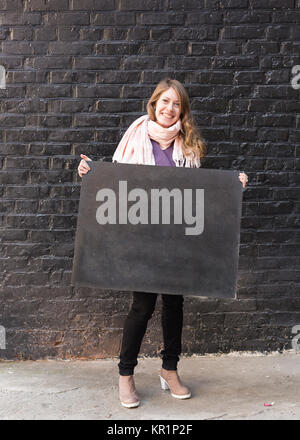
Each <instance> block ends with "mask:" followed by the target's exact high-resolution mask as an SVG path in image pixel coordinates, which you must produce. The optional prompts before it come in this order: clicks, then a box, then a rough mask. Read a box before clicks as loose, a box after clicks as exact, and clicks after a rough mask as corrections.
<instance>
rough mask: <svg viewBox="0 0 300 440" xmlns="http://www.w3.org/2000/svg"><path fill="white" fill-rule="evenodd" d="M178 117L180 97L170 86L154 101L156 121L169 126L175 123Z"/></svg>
mask: <svg viewBox="0 0 300 440" xmlns="http://www.w3.org/2000/svg"><path fill="white" fill-rule="evenodd" d="M179 117H180V98H179V96H178V94H177V92H176V91H175V89H173V87H170V88H169V89H168V90H166V91H165V92H163V93H162V94H161V95H160V97H159V99H158V100H157V102H156V107H155V118H156V122H157V123H158V124H159V125H161V126H162V127H164V128H168V127H171V125H174V124H176V122H177V121H178V119H179Z"/></svg>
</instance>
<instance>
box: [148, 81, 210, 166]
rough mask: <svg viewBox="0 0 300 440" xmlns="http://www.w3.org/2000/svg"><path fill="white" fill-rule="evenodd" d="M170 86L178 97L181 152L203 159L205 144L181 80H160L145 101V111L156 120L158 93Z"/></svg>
mask: <svg viewBox="0 0 300 440" xmlns="http://www.w3.org/2000/svg"><path fill="white" fill-rule="evenodd" d="M170 87H172V88H173V89H174V90H175V92H177V95H178V97H179V99H180V119H181V129H180V132H179V138H180V140H181V142H182V145H183V148H182V152H183V155H184V156H185V157H187V156H189V155H190V154H191V152H192V153H194V155H195V156H196V157H197V158H198V159H203V158H204V157H205V155H206V151H207V150H206V144H205V141H204V139H203V138H202V136H201V134H200V131H199V130H198V128H197V127H196V125H195V122H194V118H193V115H192V111H191V106H190V101H189V97H188V94H187V91H186V90H185V88H184V86H183V85H182V84H181V82H179V81H177V80H176V79H171V78H165V79H163V80H161V81H160V82H159V83H158V84H157V86H156V88H155V90H154V92H153V93H152V96H151V97H150V99H149V101H148V103H147V113H148V115H149V118H150V119H151V120H152V121H155V122H156V117H155V107H156V102H157V101H158V99H159V98H160V95H161V94H162V93H163V92H165V91H166V90H168V89H169V88H170Z"/></svg>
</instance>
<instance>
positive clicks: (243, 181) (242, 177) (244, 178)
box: [239, 173, 248, 188]
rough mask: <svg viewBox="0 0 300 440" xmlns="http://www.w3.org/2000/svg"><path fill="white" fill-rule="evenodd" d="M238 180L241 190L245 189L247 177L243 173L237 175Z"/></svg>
mask: <svg viewBox="0 0 300 440" xmlns="http://www.w3.org/2000/svg"><path fill="white" fill-rule="evenodd" d="M239 179H240V181H241V182H242V184H243V188H245V187H246V185H247V182H248V176H247V174H245V173H240V174H239Z"/></svg>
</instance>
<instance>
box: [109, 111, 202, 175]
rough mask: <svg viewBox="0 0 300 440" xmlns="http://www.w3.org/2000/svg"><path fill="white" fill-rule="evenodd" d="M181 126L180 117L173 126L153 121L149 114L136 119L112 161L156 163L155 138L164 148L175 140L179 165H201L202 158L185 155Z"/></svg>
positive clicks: (175, 150)
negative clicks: (180, 135) (180, 133)
mask: <svg viewBox="0 0 300 440" xmlns="http://www.w3.org/2000/svg"><path fill="white" fill-rule="evenodd" d="M180 128H181V121H180V119H179V120H178V121H177V122H176V124H174V125H172V126H171V127H168V128H164V127H162V126H161V125H159V124H158V123H157V122H154V121H152V120H151V119H150V118H149V116H148V114H147V115H143V116H141V117H140V118H138V119H136V120H135V121H134V122H133V123H132V124H131V125H130V126H129V128H128V129H127V130H126V132H125V134H124V136H123V137H122V139H121V141H120V142H119V145H118V146H117V149H116V151H115V152H114V155H113V158H112V161H113V162H115V161H116V162H121V163H132V164H136V165H155V159H154V155H153V148H152V143H151V140H150V138H151V139H154V140H155V141H156V142H158V143H159V144H160V145H161V148H162V149H163V150H164V149H166V148H168V147H169V146H170V145H171V143H172V142H173V140H174V148H173V156H172V158H173V160H174V162H175V165H176V166H177V167H183V166H185V167H197V168H199V167H200V160H199V159H197V158H196V157H194V155H191V156H190V157H189V158H186V157H184V156H183V152H182V146H181V141H180V139H179V136H178V133H179V130H180Z"/></svg>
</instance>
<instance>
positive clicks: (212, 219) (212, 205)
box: [72, 161, 242, 298]
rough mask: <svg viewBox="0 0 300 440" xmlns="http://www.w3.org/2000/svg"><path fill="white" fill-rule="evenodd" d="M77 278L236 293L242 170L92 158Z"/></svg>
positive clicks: (124, 287)
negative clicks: (183, 166)
mask: <svg viewBox="0 0 300 440" xmlns="http://www.w3.org/2000/svg"><path fill="white" fill-rule="evenodd" d="M89 165H90V168H91V171H89V172H88V173H87V174H86V175H84V176H83V178H82V187H81V193H80V202H79V214H78V221H77V230H76V237H75V251H74V260H73V272H72V284H73V285H78V286H88V287H96V288H101V289H109V290H112V291H129V292H132V291H142V292H145V294H147V292H155V293H165V294H181V295H187V296H188V295H190V296H204V297H219V298H234V297H235V293H236V279H237V269H238V256H239V241H240V218H241V205H242V184H241V182H240V181H239V179H238V174H239V172H238V171H224V170H212V169H201V168H179V167H163V166H152V165H131V164H120V163H106V162H100V161H99V162H89Z"/></svg>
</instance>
